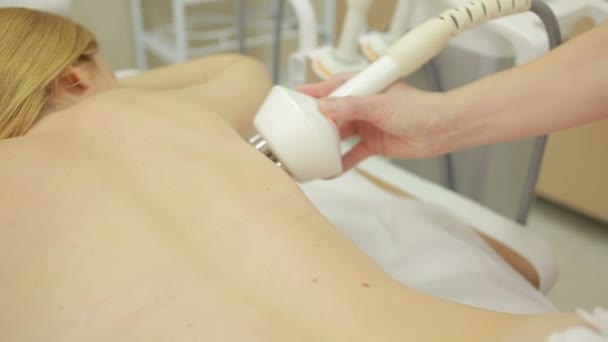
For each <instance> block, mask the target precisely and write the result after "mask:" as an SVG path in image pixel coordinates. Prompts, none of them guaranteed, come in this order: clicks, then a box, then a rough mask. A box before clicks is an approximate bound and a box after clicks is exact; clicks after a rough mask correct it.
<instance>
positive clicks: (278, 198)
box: [0, 90, 512, 341]
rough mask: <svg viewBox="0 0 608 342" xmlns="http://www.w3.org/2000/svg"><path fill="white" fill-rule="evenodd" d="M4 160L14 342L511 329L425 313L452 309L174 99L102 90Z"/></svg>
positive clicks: (8, 323)
mask: <svg viewBox="0 0 608 342" xmlns="http://www.w3.org/2000/svg"><path fill="white" fill-rule="evenodd" d="M0 158H1V160H2V161H3V165H2V167H1V168H0V189H2V191H0V203H2V206H0V234H1V235H0V283H1V284H2V287H3V291H2V292H0V340H2V341H106V340H111V341H140V340H141V341H176V340H181V341H187V340H192V341H197V340H199V341H213V340H222V341H230V340H241V341H242V340H247V341H255V340H259V341H284V340H287V341H295V340H330V341H337V340H400V339H401V338H402V337H404V336H420V335H419V333H420V332H426V333H427V336H428V339H426V340H428V341H440V340H442V339H440V338H441V336H443V335H442V334H443V333H442V332H440V331H437V330H436V329H434V326H435V325H436V324H438V322H439V321H438V320H440V319H441V316H442V315H446V316H449V317H454V318H453V319H451V321H452V322H453V324H454V325H455V327H457V329H459V330H460V329H463V328H462V327H463V326H467V325H470V326H472V327H473V326H475V327H477V325H478V324H477V322H479V319H483V320H484V322H485V323H484V325H483V327H481V328H479V327H477V329H478V332H477V334H478V336H479V338H480V339H479V340H480V341H483V340H495V341H496V340H497V339H496V334H497V332H501V331H504V330H505V329H506V326H507V325H508V324H512V322H511V321H509V320H506V321H505V320H504V318H505V316H504V315H498V314H495V315H494V314H488V313H486V312H483V311H482V310H476V309H472V308H467V309H466V310H465V311H466V314H464V315H462V314H461V313H462V308H461V307H459V306H456V305H447V306H446V305H444V306H442V307H443V309H442V315H439V316H438V315H437V314H436V313H433V312H430V313H429V314H416V313H417V312H421V311H423V309H424V308H425V307H429V306H433V305H443V302H442V301H440V300H438V299H434V298H431V297H428V296H424V295H421V294H418V293H414V292H412V291H406V290H405V288H404V287H402V286H400V285H399V284H397V283H395V282H394V281H392V280H391V279H390V278H389V277H388V276H387V275H385V274H384V273H383V272H382V271H381V270H380V269H379V268H378V267H377V266H376V265H375V264H374V263H373V262H372V261H370V260H369V259H368V258H367V257H366V256H365V255H363V253H362V252H360V251H359V250H358V249H356V248H355V247H354V245H353V244H352V243H351V242H350V241H348V240H347V239H346V238H345V237H344V236H342V235H341V234H340V233H338V231H337V230H335V229H334V228H333V227H332V226H331V225H330V224H329V223H328V222H327V221H326V220H325V219H324V218H323V217H321V216H320V215H319V214H318V213H317V212H316V210H315V209H314V208H313V206H312V205H311V204H310V203H309V202H308V201H307V200H306V198H305V197H304V196H303V195H302V193H301V192H300V191H299V189H298V188H297V186H296V185H295V184H294V183H293V181H291V179H290V178H289V177H288V176H287V175H286V174H285V173H284V172H283V171H281V170H279V169H278V168H276V167H275V166H274V165H272V164H271V163H270V162H269V161H267V160H266V159H265V157H263V156H262V155H260V154H258V153H257V152H256V151H255V150H254V149H253V148H251V147H250V146H248V144H247V143H246V142H244V141H243V140H242V139H241V138H240V137H239V136H238V134H237V133H236V132H234V131H233V130H232V128H231V127H230V126H229V125H228V124H227V123H226V122H224V121H223V119H221V118H220V117H219V116H217V115H215V114H214V113H213V112H211V111H209V110H205V109H204V108H201V106H200V104H195V103H191V102H189V101H187V100H185V99H181V98H179V95H176V93H171V92H162V93H161V92H158V93H155V92H140V91H134V90H119V91H113V92H110V93H108V94H106V95H101V96H98V97H97V98H94V99H92V100H89V101H87V102H86V103H83V104H81V105H79V106H76V107H74V108H72V109H70V110H69V111H65V112H62V113H58V114H56V115H53V116H51V117H49V118H47V119H45V120H43V121H42V122H41V123H40V124H39V125H38V126H37V127H36V128H35V129H34V130H33V131H32V132H31V133H30V134H28V135H27V136H26V137H23V138H17V139H10V140H6V141H2V142H0ZM412 312H413V313H415V314H416V315H415V316H416V318H417V320H416V321H415V322H414V321H412V320H408V319H407V317H412ZM459 317H461V318H459ZM472 318H475V319H472ZM505 322H506V323H505ZM429 332H430V333H429ZM404 334H405V335H404ZM408 334H409V335H408ZM429 334H430V335H429ZM400 337H401V338H400ZM434 338H435V339H434ZM468 340H470V339H468Z"/></svg>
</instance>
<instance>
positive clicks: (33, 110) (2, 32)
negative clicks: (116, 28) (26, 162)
mask: <svg viewBox="0 0 608 342" xmlns="http://www.w3.org/2000/svg"><path fill="white" fill-rule="evenodd" d="M96 52H97V41H96V39H95V36H94V35H93V34H92V33H91V32H90V31H89V30H87V29H86V28H84V27H83V26H81V25H80V24H78V23H76V22H74V21H72V20H70V19H67V18H64V17H62V16H59V15H55V14H51V13H46V12H41V11H36V10H31V9H25V8H12V7H9V8H0V139H5V138H11V137H16V136H20V135H23V134H25V133H26V132H27V131H28V130H29V129H30V128H31V127H32V126H33V125H34V123H35V122H36V121H37V119H38V118H39V116H40V114H41V112H42V111H43V109H44V108H45V106H46V105H48V104H49V101H50V100H51V98H52V95H53V91H54V89H55V81H56V80H57V79H58V77H59V76H60V75H61V73H62V72H63V71H64V70H65V69H66V68H67V67H68V66H69V65H71V64H72V63H74V62H75V61H77V60H78V59H80V58H86V57H89V56H91V55H93V54H95V53H96Z"/></svg>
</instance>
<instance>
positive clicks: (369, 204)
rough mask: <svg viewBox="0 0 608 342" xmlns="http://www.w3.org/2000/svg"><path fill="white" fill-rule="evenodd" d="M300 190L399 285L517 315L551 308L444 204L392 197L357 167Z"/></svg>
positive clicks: (549, 304) (304, 186) (547, 302)
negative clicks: (445, 207) (398, 282)
mask: <svg viewBox="0 0 608 342" xmlns="http://www.w3.org/2000/svg"><path fill="white" fill-rule="evenodd" d="M302 190H303V191H304V192H305V193H306V195H307V196H308V198H309V199H310V200H311V201H312V202H313V203H314V204H315V206H316V207H317V208H318V210H319V211H320V212H321V213H322V214H323V215H324V216H325V217H327V218H328V219H329V220H330V221H331V222H332V223H333V224H334V225H336V226H337V227H338V228H340V229H341V230H342V231H343V232H344V233H345V234H346V235H347V236H349V237H350V238H351V240H353V241H354V242H355V243H356V244H357V245H358V246H359V247H360V248H361V249H362V250H363V251H365V252H366V253H367V254H368V255H369V256H370V257H371V258H372V259H374V260H375V261H376V262H377V263H378V264H379V265H380V267H382V268H383V269H384V270H385V271H386V272H387V273H388V274H390V275H391V276H393V277H394V278H395V279H397V280H399V281H401V282H402V283H405V284H407V285H409V286H411V287H413V288H416V289H418V290H420V291H423V292H426V293H429V294H432V295H435V296H438V297H441V298H444V299H448V300H451V301H455V302H459V303H463V304H468V305H471V306H476V307H479V308H484V309H489V310H496V311H501V312H509V313H516V314H534V313H543V312H549V311H554V310H555V307H554V306H553V305H552V304H551V303H550V302H549V300H548V299H546V298H545V297H544V296H543V295H542V294H541V292H539V291H538V290H536V289H535V288H534V287H533V286H532V285H530V284H529V283H528V282H527V281H526V280H525V279H524V278H523V277H522V276H521V275H520V274H519V273H518V272H517V271H515V270H514V269H513V268H512V267H511V266H510V265H509V264H507V263H506V262H505V261H504V260H503V259H502V258H501V257H500V256H498V255H497V254H496V253H495V252H494V251H493V250H492V249H491V248H490V247H488V246H487V245H486V244H485V242H484V241H483V240H482V239H481V238H480V237H479V236H478V235H477V234H476V233H475V232H474V231H473V230H472V229H471V228H469V227H468V226H467V225H466V224H464V223H463V222H461V221H460V220H459V219H458V218H456V217H455V216H453V215H452V214H451V213H450V212H449V211H447V210H445V209H444V208H441V207H439V206H437V205H434V204H430V203H425V202H422V201H418V200H408V199H406V198H402V197H399V196H395V195H391V194H389V193H387V192H385V191H383V190H381V189H380V188H378V187H377V186H376V185H374V184H373V183H371V182H370V181H369V180H367V179H366V178H365V177H363V176H361V175H360V174H358V173H356V172H349V173H347V174H346V175H344V176H342V177H340V178H338V179H335V180H332V181H318V182H313V183H308V184H305V185H302Z"/></svg>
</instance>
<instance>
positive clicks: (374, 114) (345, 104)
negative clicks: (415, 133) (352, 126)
mask: <svg viewBox="0 0 608 342" xmlns="http://www.w3.org/2000/svg"><path fill="white" fill-rule="evenodd" d="M385 97H386V95H385V94H380V95H374V96H362V97H359V96H352V97H334V98H324V99H321V100H320V101H319V110H320V111H321V113H323V114H324V115H325V116H327V117H328V118H330V119H332V120H334V121H336V122H349V121H365V122H369V123H371V124H372V125H374V126H376V127H379V128H384V126H387V123H388V122H390V121H391V120H393V119H394V118H393V117H394V113H395V109H394V106H392V105H391V104H390V102H389V101H387V99H386V98H385Z"/></svg>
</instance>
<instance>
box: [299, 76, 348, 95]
mask: <svg viewBox="0 0 608 342" xmlns="http://www.w3.org/2000/svg"><path fill="white" fill-rule="evenodd" d="M354 75H355V74H353V73H347V74H341V75H337V76H334V77H332V78H330V79H329V80H327V81H323V82H318V83H311V84H305V85H302V86H299V87H298V88H297V90H298V91H299V92H301V93H304V94H307V95H309V96H312V97H316V98H320V97H326V96H328V95H329V94H331V92H332V91H334V90H335V89H336V88H338V87H339V86H341V85H343V84H344V83H346V81H348V80H349V79H351V78H352V77H353V76H354Z"/></svg>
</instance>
